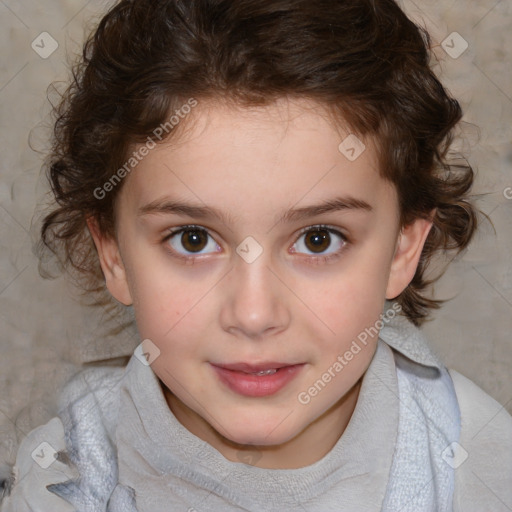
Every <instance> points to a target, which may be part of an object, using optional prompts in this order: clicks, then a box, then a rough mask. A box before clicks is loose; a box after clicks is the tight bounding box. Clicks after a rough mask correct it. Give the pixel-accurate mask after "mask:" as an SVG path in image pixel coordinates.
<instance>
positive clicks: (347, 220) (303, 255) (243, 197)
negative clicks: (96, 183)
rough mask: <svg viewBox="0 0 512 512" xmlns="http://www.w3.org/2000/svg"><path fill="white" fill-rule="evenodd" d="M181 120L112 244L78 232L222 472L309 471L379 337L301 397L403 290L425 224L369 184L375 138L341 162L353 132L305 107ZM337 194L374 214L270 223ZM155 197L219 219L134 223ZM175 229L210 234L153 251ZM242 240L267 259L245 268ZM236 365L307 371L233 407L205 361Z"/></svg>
mask: <svg viewBox="0 0 512 512" xmlns="http://www.w3.org/2000/svg"><path fill="white" fill-rule="evenodd" d="M182 122H183V123H186V122H190V124H189V126H188V129H187V130H184V131H183V133H181V135H180V136H179V137H174V138H173V139H172V140H169V141H167V142H165V143H164V144H160V145H158V146H157V147H156V148H155V149H153V150H152V151H150V152H149V154H148V155H147V156H146V157H145V158H144V159H143V160H142V161H141V162H140V163H139V165H138V166H137V167H136V168H135V169H134V170H133V171H132V173H131V174H130V175H129V176H127V177H126V178H125V180H124V183H123V186H122V189H121V191H120V195H119V197H118V202H117V204H116V215H117V226H116V238H115V239H114V238H109V237H107V236H105V235H103V234H102V233H100V232H99V231H98V229H97V225H96V223H95V222H94V219H92V218H91V219H89V221H88V225H89V229H90V231H91V234H92V236H93V239H94V242H95V244H96V247H97V249H98V254H99V257H100V261H101V265H102V269H103V272H104V275H105V279H106V284H107V287H108V289H109V290H110V292H111V294H112V295H113V296H114V297H115V298H116V299H117V300H118V301H120V302H121V303H123V304H126V305H133V308H134V311H135V317H136V322H137V327H138V331H139V334H140V339H141V340H143V339H150V340H151V341H152V343H154V344H155V345H156V346H157V347H158V348H159V350H160V355H159V357H157V358H156V359H155V361H154V362H153V363H152V365H151V367H152V369H153V371H154V372H155V374H156V375H157V376H158V377H159V379H160V381H161V384H162V389H163V391H164V395H165V398H166V401H167V403H168V405H169V407H170V409H171V411H172V412H173V413H174V415H175V416H176V418H177V419H178V420H179V421H180V422H181V423H182V424H183V425H184V426H185V427H186V428H187V429H188V430H189V431H190V432H192V433H193V434H195V435H196V436H198V437H199V438H201V439H203V440H205V441H207V442H208V443H210V444H211V445H212V446H213V447H215V448H216V449H217V450H218V451H219V452H220V453H221V454H222V455H223V456H224V457H226V458H227V459H229V460H231V461H234V462H239V461H240V460H241V455H242V454H244V453H254V452H257V453H258V456H257V457H255V459H257V461H256V462H254V464H255V465H257V466H259V467H263V468H283V469H284V468H298V467H304V466H307V465H310V464H313V463H314V462H316V461H318V460H320V459H321V458H322V457H323V456H325V455H326V454H327V453H328V452H329V450H331V449H332V447H333V446H334V444H335V443H336V442H337V441H338V439H339V438H340V436H341V435H342V434H343V432H344V430H345V428H346V426H347V424H348V422H349V421H350V418H351V415H352V413H353V411H354V408H355V406H356V403H357V398H358V394H359V389H360V385H361V380H362V377H363V376H364V373H365V371H366V369H367V368H368V366H369V364H370V362H371V359H372V357H373V355H374V353H375V349H376V343H377V338H369V340H368V344H367V346H366V347H364V348H363V350H361V352H359V353H358V354H357V355H356V356H354V358H353V359H352V360H351V361H350V362H349V364H348V365H347V366H346V367H345V368H344V369H343V371H342V372H340V373H338V374H337V375H336V377H335V378H333V379H332V381H331V382H330V383H328V384H327V385H326V386H325V388H324V389H323V390H322V391H321V392H320V393H318V394H317V396H315V397H313V398H312V399H311V401H310V402H309V403H308V404H301V403H300V402H299V401H298V399H297V397H298V395H299V393H300V392H303V391H307V390H308V388H310V387H311V386H312V385H313V384H314V383H315V382H316V381H317V380H318V379H319V378H321V376H322V374H323V373H325V372H326V371H327V369H328V368H330V367H332V365H333V363H334V362H335V361H336V360H337V357H338V356H339V355H342V354H344V353H345V352H346V351H347V350H348V349H349V347H350V345H351V343H352V341H353V340H354V339H356V337H357V336H358V334H359V333H361V332H362V331H364V329H365V328H367V327H370V326H373V325H374V324H375V322H376V321H377V320H379V315H380V314H381V313H382V310H383V306H384V300H385V299H386V298H388V299H392V298H395V297H396V296H398V295H399V294H400V293H401V292H402V291H403V290H404V289H405V287H406V286H407V285H408V284H409V283H410V281H411V280H412V278H413V276H414V273H415V270H416V267H417V264H418V260H419V257H420V254H421V250H422V247H423V244H424V241H425V238H426V236H427V234H428V232H429V229H430V227H431V223H430V222H428V221H426V220H423V219H418V220H416V221H415V222H413V223H412V224H410V225H408V226H405V227H403V228H402V229H400V226H399V220H398V219H399V210H398V200H397V195H396V190H395V188H394V186H393V185H392V184H391V183H390V182H388V181H386V180H383V179H382V178H381V177H380V175H379V173H378V163H377V159H376V146H375V143H374V141H372V140H371V139H368V140H365V141H364V143H365V145H366V149H365V150H364V151H363V153H362V154H361V155H360V156H359V157H358V158H357V159H356V160H355V161H353V162H351V161H349V160H348V159H347V158H346V157H345V156H344V155H343V154H342V153H341V152H340V151H339V150H338V146H339V144H340V142H341V141H342V140H343V139H344V138H345V137H346V136H347V135H348V134H349V133H350V130H349V129H348V128H347V127H346V126H345V127H343V126H341V127H340V126H339V125H338V126H335V125H334V124H333V122H332V121H330V120H329V118H328V117H327V116H326V114H325V111H324V110H323V108H322V107H321V106H320V105H319V104H316V103H314V102H313V101H312V100H305V99H301V100H293V101H292V100H287V99H281V100H279V101H278V102H276V103H274V104H272V105H271V106H266V107H258V108H251V109H248V108H241V107H238V108H237V107H234V106H232V105H228V104H224V103H219V102H217V103H215V102H213V101H210V102H206V101H205V102H200V103H199V105H198V106H197V107H196V108H195V109H194V110H193V112H192V113H191V114H189V117H188V118H187V119H186V120H185V121H182ZM348 196H350V197H352V198H357V199H359V200H361V201H365V202H366V203H368V204H369V205H370V206H371V211H368V210H366V209H362V208H345V209H343V210H340V211H332V212H327V213H320V214H316V215H315V216H313V217H308V218H302V219H295V220H291V221H283V222H280V223H278V222H277V218H278V217H279V216H280V215H281V214H283V213H284V212H286V211H287V210H289V209H292V208H300V207H304V206H309V205H316V204H320V203H322V202H324V201H328V200H332V199H334V198H336V197H348ZM163 198H167V199H173V200H180V201H181V202H186V203H192V204H197V205H199V206H205V205H207V206H209V207H212V208H216V209H218V210H220V211H221V212H222V213H223V214H224V217H225V218H224V219H223V220H220V219H217V218H215V217H207V218H206V217H205V218H202V217H197V216H188V215H183V214H177V213H172V212H171V213H169V212H167V213H161V212H160V213H155V212H153V213H146V214H144V215H138V210H139V209H140V208H141V207H143V206H145V205H147V204H149V203H152V202H154V201H156V200H160V199H163ZM187 224H194V225H195V226H199V227H201V228H203V229H205V230H206V231H207V232H208V234H209V235H210V236H206V235H204V238H203V240H204V243H203V245H200V246H199V247H198V248H197V250H198V251H199V253H197V252H193V249H191V247H193V246H191V245H185V246H184V245H183V243H182V234H183V233H178V234H177V235H174V237H171V238H170V239H167V240H164V238H165V237H166V236H168V235H169V230H170V229H179V228H180V226H186V225H187ZM318 224H325V225H327V226H328V227H329V229H333V230H336V231H338V232H340V233H341V234H343V235H344V236H345V237H346V239H347V241H346V242H344V241H343V239H342V238H341V237H340V236H339V235H337V234H336V233H334V232H332V231H327V232H326V231H322V233H323V235H324V236H325V237H326V240H327V241H326V242H325V243H324V244H323V245H321V248H320V251H322V252H320V253H319V252H318V251H319V249H315V245H314V244H313V243H312V242H311V239H312V235H311V231H314V227H315V226H317V225H318ZM303 228H310V234H309V235H308V233H305V234H301V233H300V231H301V229H303ZM196 229H197V228H196ZM317 229H318V228H317ZM195 234H196V235H197V231H196V232H195ZM248 236H251V237H253V238H254V239H255V240H256V241H257V243H258V244H259V245H260V246H261V248H262V250H263V252H262V254H261V255H259V256H258V257H257V258H256V259H255V261H253V262H252V263H247V262H246V261H245V260H244V259H243V258H242V257H240V256H239V254H237V252H236V249H237V247H238V246H239V245H240V244H241V242H242V241H244V239H245V238H246V237H248ZM187 240H189V239H187ZM185 244H186V241H185ZM173 250H174V251H175V252H174V254H173ZM176 254H182V255H185V256H188V257H189V258H190V259H189V260H183V259H180V258H179V257H177V256H176ZM333 255H334V257H332V258H331V259H329V260H327V261H323V260H322V259H321V256H333ZM242 361H243V362H250V363H258V362H262V361H280V362H287V363H289V364H293V363H305V365H304V366H303V367H302V369H301V371H300V372H299V373H298V374H297V375H296V377H295V378H294V380H292V381H291V382H290V383H289V384H288V385H287V386H286V387H285V388H283V389H282V390H280V391H279V392H278V393H276V394H274V395H272V396H266V397H245V396H242V395H239V394H237V393H235V392H233V391H232V390H230V389H229V388H227V387H226V386H225V385H224V384H223V383H222V382H221V381H220V380H219V378H218V376H217V374H216V373H215V371H214V370H213V369H212V366H211V364H210V363H212V362H213V363H225V364H227V363H236V362H242Z"/></svg>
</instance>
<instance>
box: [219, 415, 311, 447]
mask: <svg viewBox="0 0 512 512" xmlns="http://www.w3.org/2000/svg"><path fill="white" fill-rule="evenodd" d="M285 423H286V420H285V421H283V418H282V417H279V418H275V419H274V420H273V421H272V420H270V419H267V420H266V421H264V422H258V421H255V420H254V419H252V420H251V421H250V423H245V422H241V423H237V424H236V425H235V424H233V423H232V424H230V425H229V427H228V429H229V432H225V431H219V433H220V434H221V435H222V436H223V437H225V438H226V439H228V440H229V441H231V442H232V443H235V444H240V445H254V446H276V445H281V444H284V443H286V442H288V441H290V440H291V439H293V438H294V437H295V436H297V435H298V434H299V433H300V431H301V430H300V429H299V428H297V427H295V428H294V426H293V425H285Z"/></svg>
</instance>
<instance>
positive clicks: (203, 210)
mask: <svg viewBox="0 0 512 512" xmlns="http://www.w3.org/2000/svg"><path fill="white" fill-rule="evenodd" d="M343 210H355V211H366V212H371V211H373V208H372V206H371V205H370V204H369V203H367V202H366V201H364V200H362V199H357V198H354V197H350V196H347V197H336V198H334V199H330V200H327V201H324V202H322V203H320V204H315V205H311V206H303V207H300V208H292V209H290V210H287V211H286V212H284V214H282V215H281V216H280V217H279V218H278V219H277V220H276V224H279V223H283V222H293V221H299V220H303V219H307V218H309V217H315V216H317V215H322V214H325V213H331V212H337V211H343ZM150 214H174V215H183V216H188V217H193V218H198V219H208V218H215V219H218V220H220V221H221V222H223V223H227V222H226V221H227V220H228V219H227V216H226V215H225V214H224V213H223V212H222V211H220V210H217V209H216V208H212V207H210V206H201V205H195V204H188V203H184V202H180V201H173V200H171V199H169V198H162V199H157V200H155V201H152V202H150V203H148V204H146V205H144V206H141V207H140V208H139V209H138V210H137V216H138V217H140V216H143V215H150Z"/></svg>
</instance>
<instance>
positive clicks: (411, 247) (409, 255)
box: [386, 219, 432, 300]
mask: <svg viewBox="0 0 512 512" xmlns="http://www.w3.org/2000/svg"><path fill="white" fill-rule="evenodd" d="M431 227H432V220H429V219H416V220H414V221H413V222H412V223H411V224H408V225H407V226H404V227H403V228H402V230H401V231H400V234H399V237H398V242H397V246H396V250H395V254H394V256H393V260H392V262H391V271H390V275H389V280H388V286H387V289H386V299H388V300H391V299H394V298H396V297H398V295H400V294H401V293H402V292H403V291H404V290H405V288H406V287H407V286H408V285H409V283H410V282H411V281H412V279H413V277H414V274H415V273H416V268H417V267H418V262H419V260H420V256H421V252H422V250H423V246H424V245H425V240H426V239H427V236H428V234H429V232H430V229H431Z"/></svg>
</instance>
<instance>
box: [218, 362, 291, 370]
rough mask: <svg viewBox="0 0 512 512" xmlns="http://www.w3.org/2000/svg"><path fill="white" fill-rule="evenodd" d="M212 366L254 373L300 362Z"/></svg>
mask: <svg viewBox="0 0 512 512" xmlns="http://www.w3.org/2000/svg"><path fill="white" fill-rule="evenodd" d="M212 364H213V366H218V367H219V368H224V369H226V370H232V371H235V372H245V373H256V372H262V371H265V370H272V369H274V368H275V369H278V368H284V367H285V366H295V365H296V364H301V363H278V362H274V361H269V362H266V363H258V364H249V363H233V364H214V363H212Z"/></svg>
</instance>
